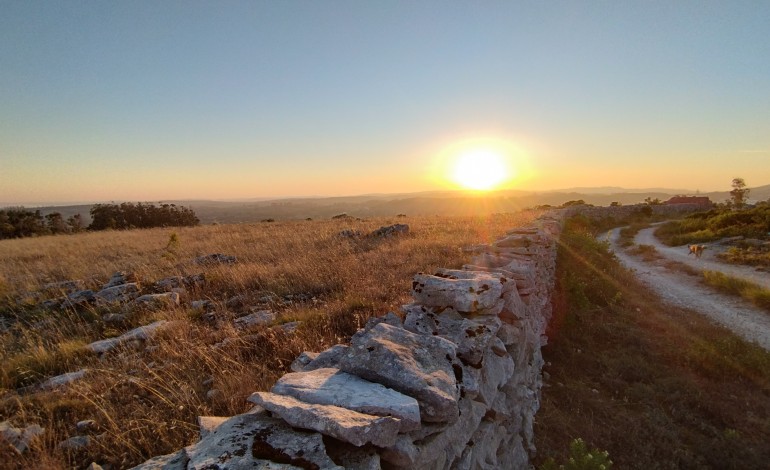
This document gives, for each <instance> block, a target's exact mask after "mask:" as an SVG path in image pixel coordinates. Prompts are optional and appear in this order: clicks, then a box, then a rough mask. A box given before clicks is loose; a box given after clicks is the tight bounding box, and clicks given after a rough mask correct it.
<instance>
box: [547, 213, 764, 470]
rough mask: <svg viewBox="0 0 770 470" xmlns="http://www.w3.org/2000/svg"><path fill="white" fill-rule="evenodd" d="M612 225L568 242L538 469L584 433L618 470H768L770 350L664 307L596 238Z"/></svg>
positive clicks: (578, 225)
mask: <svg viewBox="0 0 770 470" xmlns="http://www.w3.org/2000/svg"><path fill="white" fill-rule="evenodd" d="M606 228H607V227H606V226H605V227H598V226H596V225H594V224H592V223H590V222H589V221H588V220H586V219H583V218H580V217H578V218H575V219H573V220H571V221H570V222H569V223H568V224H567V226H566V230H565V231H564V233H563V234H562V240H561V241H562V244H561V248H560V252H559V258H558V266H559V269H558V277H557V293H556V296H555V299H554V305H555V312H554V318H553V319H552V321H551V324H550V325H549V333H548V336H549V344H548V346H546V347H545V348H544V356H545V359H546V361H547V363H546V367H545V369H544V371H545V375H544V377H545V383H546V388H544V389H543V396H542V404H541V408H540V411H539V412H538V414H537V416H536V426H535V439H536V444H537V448H538V461H536V464H538V465H540V464H541V463H542V462H543V459H544V458H545V457H547V456H556V457H558V458H557V460H559V461H566V460H567V459H568V458H569V455H568V454H567V449H568V446H569V445H570V442H572V441H573V440H574V439H575V438H577V437H581V438H582V439H583V440H584V441H585V442H586V443H587V445H588V446H590V447H591V448H598V449H604V450H607V451H608V452H609V456H610V459H611V460H612V461H613V462H614V463H615V467H614V468H635V469H650V468H658V469H666V468H670V469H677V468H726V469H729V468H733V469H760V468H766V467H767V462H769V461H770V444H768V443H769V442H770V353H768V352H767V351H765V350H763V349H761V348H759V347H758V346H754V345H751V344H748V343H746V342H744V341H743V340H741V339H739V338H738V337H736V336H735V335H733V334H732V333H730V332H729V331H726V330H724V329H723V328H721V327H717V326H714V325H713V324H711V323H710V322H709V321H708V320H706V319H705V318H703V317H701V316H700V315H698V314H696V313H693V312H691V311H688V310H684V309H681V308H675V307H672V306H669V305H666V304H662V303H660V302H658V301H656V299H654V298H653V297H651V296H650V295H649V293H648V292H647V291H646V289H645V288H644V287H643V286H642V285H641V284H640V283H639V282H637V280H636V279H635V278H634V276H633V275H632V273H630V272H629V271H627V270H625V269H624V268H622V267H621V266H620V265H619V264H618V262H617V260H616V259H615V258H614V255H613V254H612V253H611V252H610V251H609V250H608V246H607V245H606V244H605V243H602V242H599V241H596V239H595V238H594V237H595V234H596V233H599V232H600V231H602V230H604V229H606ZM581 468H582V467H581ZM591 468H593V467H591Z"/></svg>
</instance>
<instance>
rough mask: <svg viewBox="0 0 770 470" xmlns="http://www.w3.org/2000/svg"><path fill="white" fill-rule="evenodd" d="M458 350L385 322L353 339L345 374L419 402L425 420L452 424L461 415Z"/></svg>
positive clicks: (342, 364)
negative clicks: (459, 412)
mask: <svg viewBox="0 0 770 470" xmlns="http://www.w3.org/2000/svg"><path fill="white" fill-rule="evenodd" d="M456 349H457V346H456V345H455V344H454V343H452V342H451V341H449V340H446V339H444V338H440V337H437V336H422V335H416V334H414V333H412V332H409V331H407V330H404V329H402V328H397V327H394V326H391V325H388V324H386V323H380V324H378V325H376V326H375V327H374V328H372V329H371V330H369V331H365V330H364V331H359V332H358V333H356V334H355V335H353V338H352V339H351V344H350V348H349V349H348V352H347V354H345V355H344V356H343V357H342V359H341V360H340V370H342V371H344V372H347V373H349V374H353V375H357V376H359V377H361V378H363V379H366V380H368V381H370V382H376V383H380V384H382V385H385V386H386V387H388V388H392V389H394V390H397V391H399V392H401V393H403V394H405V395H408V396H410V397H413V398H415V399H417V402H418V403H419V404H420V417H421V418H422V420H424V421H429V422H445V421H449V422H452V421H455V420H456V419H457V416H458V408H457V399H458V397H459V390H458V386H457V380H456V377H455V371H454V369H453V367H452V365H453V363H454V361H455V358H456Z"/></svg>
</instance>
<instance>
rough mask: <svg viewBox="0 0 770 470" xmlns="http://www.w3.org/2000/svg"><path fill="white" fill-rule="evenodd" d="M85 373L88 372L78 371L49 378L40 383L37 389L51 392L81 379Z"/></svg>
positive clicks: (84, 370) (85, 370) (86, 370)
mask: <svg viewBox="0 0 770 470" xmlns="http://www.w3.org/2000/svg"><path fill="white" fill-rule="evenodd" d="M86 372H88V369H80V370H79V371H76V372H67V373H65V374H61V375H57V376H56V377H51V378H50V379H48V380H46V381H45V382H43V383H41V384H40V385H39V387H40V389H41V390H52V389H54V388H58V387H61V386H63V385H67V384H70V383H72V382H75V381H77V380H80V379H82V378H83V377H84V376H85V375H86Z"/></svg>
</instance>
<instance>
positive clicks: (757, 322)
mask: <svg viewBox="0 0 770 470" xmlns="http://www.w3.org/2000/svg"><path fill="white" fill-rule="evenodd" d="M619 236H620V229H619V228H616V229H613V230H610V231H609V232H608V233H607V234H604V235H602V236H601V239H607V240H608V241H609V242H610V247H611V248H612V250H613V251H614V252H615V254H616V255H617V256H618V259H619V260H620V261H621V263H623V264H624V265H625V266H626V267H628V268H631V269H633V270H634V271H636V273H637V275H638V277H639V279H640V280H641V281H642V283H643V284H645V285H646V286H647V287H649V288H650V289H651V290H652V291H654V292H655V293H657V294H658V295H659V296H660V297H661V298H662V299H663V300H664V301H666V302H669V303H671V304H673V305H676V306H678V307H684V308H688V309H690V310H694V311H697V312H699V313H701V314H703V315H706V316H707V317H709V318H711V319H712V320H713V321H715V322H716V323H718V324H720V325H722V326H724V327H726V328H728V329H730V330H732V331H733V332H734V333H736V334H737V335H739V336H740V337H742V338H744V339H746V340H748V341H751V342H753V343H756V344H758V345H760V346H761V347H763V348H765V349H767V350H768V351H770V313H768V312H766V311H764V310H760V309H758V308H756V307H754V306H753V305H751V304H750V303H749V302H747V301H744V300H743V299H740V298H737V297H732V296H727V295H724V294H720V293H717V292H714V291H712V290H711V289H709V288H707V287H705V286H703V285H702V284H701V283H700V282H698V281H697V279H695V278H693V277H691V276H688V275H686V274H682V273H677V272H672V271H670V270H668V269H666V268H665V267H663V266H659V265H651V264H647V263H645V262H643V261H641V260H639V259H637V258H635V257H633V256H631V255H629V254H627V253H626V252H625V250H623V249H622V248H621V247H620V246H619V245H618V238H619ZM637 242H638V243H643V244H649V245H652V243H644V242H643V241H641V240H638V241H637ZM660 253H661V254H662V255H663V256H669V254H668V252H667V251H663V250H660ZM685 256H686V253H685ZM672 259H675V260H677V261H682V260H681V259H680V258H675V257H673V256H672ZM697 261H698V262H702V261H706V260H704V259H703V258H701V259H700V260H697ZM695 267H697V268H699V269H712V268H705V267H703V266H695ZM716 270H721V269H716Z"/></svg>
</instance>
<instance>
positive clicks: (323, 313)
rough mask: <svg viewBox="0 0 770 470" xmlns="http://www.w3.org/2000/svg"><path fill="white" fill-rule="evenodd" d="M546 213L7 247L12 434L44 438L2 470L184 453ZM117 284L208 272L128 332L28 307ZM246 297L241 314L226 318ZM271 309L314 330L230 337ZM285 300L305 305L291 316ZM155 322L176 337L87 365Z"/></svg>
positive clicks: (7, 391) (0, 266)
mask: <svg viewBox="0 0 770 470" xmlns="http://www.w3.org/2000/svg"><path fill="white" fill-rule="evenodd" d="M537 215H538V213H536V212H521V213H517V214H504V215H496V216H490V217H483V218H479V217H474V218H467V217H466V218H449V217H420V218H407V219H401V218H399V219H397V218H385V219H372V220H360V221H359V220H327V221H302V222H278V223H260V224H243V225H217V226H204V227H196V228H173V229H151V230H136V231H125V232H101V233H85V234H80V235H75V236H58V237H42V238H37V239H21V240H6V241H2V242H0V298H2V300H0V314H2V315H3V316H4V317H6V318H10V319H11V320H12V325H11V327H10V328H9V329H7V330H6V331H4V332H3V333H2V334H0V354H2V367H1V368H0V393H2V397H1V398H0V421H2V420H10V421H11V423H12V424H14V425H16V426H21V425H29V424H33V423H36V424H40V425H41V426H43V427H44V428H45V429H46V432H45V434H44V436H43V438H42V439H41V440H39V441H38V442H37V443H36V445H35V447H34V448H33V449H32V450H31V451H29V452H27V453H25V454H24V455H23V456H21V457H19V456H14V455H10V454H9V455H4V454H3V455H0V462H2V463H0V466H6V467H11V468H34V467H35V466H40V465H42V466H44V467H46V468H71V467H73V466H74V467H85V466H87V465H88V464H89V463H90V462H91V461H96V462H97V463H100V464H111V465H113V467H115V468H125V467H128V466H131V465H134V464H137V463H140V462H142V461H144V460H145V459H147V458H149V457H151V456H154V455H159V454H164V453H168V452H171V451H173V450H176V449H178V448H180V447H182V446H185V445H188V444H190V443H191V442H194V441H195V440H196V438H197V432H198V430H197V425H196V417H197V416H199V415H220V416H227V415H233V414H236V413H241V412H243V411H245V410H246V409H248V405H247V404H246V402H245V398H246V397H247V396H248V395H249V394H250V393H252V392H253V391H256V390H265V389H267V388H269V387H270V386H271V385H272V384H273V383H274V381H275V380H276V379H277V378H278V377H279V376H280V375H281V374H283V373H284V372H285V371H286V370H287V368H288V366H289V364H290V363H291V361H292V360H293V359H294V358H295V357H296V356H297V355H298V354H299V353H300V352H301V351H303V350H315V351H319V350H322V349H325V348H326V347H328V346H331V345H333V344H335V343H338V342H345V341H347V340H348V338H349V337H350V335H351V334H352V333H353V332H355V330H356V329H357V328H359V327H360V326H362V325H363V324H364V323H365V322H366V320H367V319H368V318H370V317H371V316H376V315H381V314H384V313H386V312H387V311H397V310H398V308H399V306H400V305H402V304H404V303H407V302H409V301H410V285H411V278H412V276H413V275H414V274H415V273H416V272H419V271H429V270H432V269H434V268H438V267H459V266H460V265H462V264H463V263H464V262H467V261H468V255H467V254H465V253H463V251H462V248H463V247H466V246H469V245H475V244H482V243H490V242H492V241H494V240H495V239H497V238H499V237H500V236H502V235H503V234H504V233H505V232H506V231H507V230H510V229H511V228H514V227H517V226H521V225H524V224H526V223H528V222H530V221H531V220H533V219H534V218H535V217H536V216H537ZM397 222H400V223H408V224H409V225H410V229H411V232H410V234H409V235H408V236H405V237H398V238H390V239H369V238H365V237H362V238H356V239H349V238H342V237H340V236H339V235H338V234H339V232H340V231H341V230H343V229H353V230H359V231H360V232H362V233H369V232H371V231H372V230H374V229H376V228H378V227H380V226H382V225H387V224H392V223H397ZM172 234H175V236H173V237H172ZM174 239H175V240H176V241H175V242H174V241H173V240H174ZM210 253H224V254H228V255H234V256H237V257H238V263H237V264H234V265H224V266H215V267H201V266H198V265H196V264H195V263H194V262H193V259H194V258H195V257H197V256H201V255H206V254H210ZM117 270H123V271H133V272H135V273H136V274H137V277H138V278H139V279H140V282H142V283H143V284H145V285H149V284H150V283H151V282H152V281H156V280H159V279H161V278H164V277H167V276H173V275H186V274H194V273H198V272H204V273H205V275H206V279H207V283H206V285H205V286H203V287H202V288H199V289H197V290H193V291H191V292H190V295H189V298H187V299H184V302H183V306H182V307H179V308H172V309H166V310H160V311H148V312H139V313H137V314H136V315H135V316H134V317H133V318H132V319H131V320H130V321H128V322H125V323H124V324H121V325H118V326H115V325H111V324H105V323H104V322H103V321H102V315H103V314H105V313H108V312H110V311H119V310H118V309H117V308H113V309H111V310H110V309H104V308H101V309H95V308H94V309H91V310H86V311H81V312H73V311H65V312H59V311H56V312H49V311H43V310H40V309H36V308H35V307H34V306H33V303H34V302H33V299H32V298H31V296H29V295H28V294H27V293H28V292H35V291H39V290H40V288H41V286H42V285H43V284H45V283H48V282H57V281H63V280H71V279H82V280H84V281H86V283H87V284H90V285H93V286H94V287H95V286H97V285H100V284H102V283H103V282H105V281H106V280H107V279H108V278H109V276H110V275H111V274H112V273H113V272H115V271H117ZM300 294H301V296H300ZM236 296H240V302H232V301H231V303H230V306H228V304H227V301H228V299H232V298H234V297H236ZM265 296H273V297H272V299H273V301H271V302H270V305H269V306H270V307H271V308H273V309H274V310H275V311H276V312H278V313H279V314H280V316H279V318H278V320H277V321H276V323H282V322H286V321H292V320H302V321H303V323H302V324H301V325H300V327H299V328H298V329H297V330H296V332H295V333H293V334H288V333H285V332H284V331H283V330H282V329H280V328H267V327H264V326H262V327H254V328H252V329H250V330H238V329H236V328H234V327H233V326H232V322H231V320H232V317H233V316H235V315H237V314H239V312H238V310H239V309H240V313H244V312H245V311H247V309H244V308H243V307H239V305H237V304H240V305H243V306H246V307H248V306H250V305H256V304H259V302H260V301H262V300H264V299H262V298H263V297H265ZM286 296H295V299H297V298H299V299H301V300H299V301H297V300H294V301H291V302H285V301H283V300H282V299H285V298H286ZM24 298H26V300H25V301H23V302H22V303H21V304H19V303H18V300H19V299H24ZM195 299H208V300H211V301H213V303H214V311H215V314H216V317H217V318H218V319H219V320H220V322H219V326H216V327H215V326H212V324H210V323H208V322H206V321H205V320H204V319H202V318H201V315H200V314H201V312H196V311H192V310H191V309H190V308H188V307H186V306H185V305H189V304H188V303H187V301H189V300H195ZM34 300H35V301H39V300H40V299H34ZM25 302H26V303H25ZM158 319H164V320H170V321H174V322H175V323H174V324H173V327H172V328H169V329H166V330H164V331H163V332H162V333H161V334H159V335H158V336H157V337H155V338H154V339H152V340H150V341H148V342H147V343H146V344H132V345H127V346H125V347H124V348H122V349H121V350H120V351H118V352H116V353H110V354H107V355H105V356H104V357H102V358H99V357H96V356H95V355H93V354H90V353H87V352H86V351H84V348H83V346H84V345H85V344H87V343H89V342H91V341H93V340H96V339H101V338H104V337H107V336H114V335H117V334H120V333H122V332H123V331H125V330H127V329H129V328H131V327H134V326H137V325H140V324H147V323H149V322H151V321H154V320H158ZM80 368H87V369H88V370H89V372H88V374H87V375H86V377H85V378H84V379H82V380H80V381H78V382H75V383H73V384H70V385H68V386H66V387H63V388H60V389H56V390H53V391H27V392H21V391H19V390H18V387H34V386H35V385H36V384H39V383H40V382H41V381H43V380H44V379H46V378H47V377H50V376H53V375H56V374H59V373H63V372H69V371H74V370H78V369H80ZM28 390H30V389H28ZM84 419H93V420H95V421H96V422H97V424H98V428H97V429H96V430H94V431H92V432H91V437H92V440H91V443H90V444H89V445H88V446H87V447H86V448H85V449H81V450H77V451H66V450H63V449H60V448H58V447H57V444H58V443H59V442H61V441H63V440H64V439H66V438H68V437H70V436H74V435H76V431H75V424H76V423H77V422H78V421H80V420H84ZM0 454H2V452H0Z"/></svg>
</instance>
